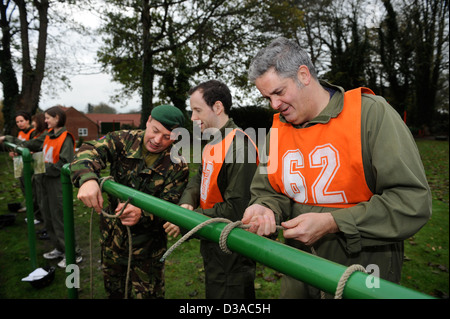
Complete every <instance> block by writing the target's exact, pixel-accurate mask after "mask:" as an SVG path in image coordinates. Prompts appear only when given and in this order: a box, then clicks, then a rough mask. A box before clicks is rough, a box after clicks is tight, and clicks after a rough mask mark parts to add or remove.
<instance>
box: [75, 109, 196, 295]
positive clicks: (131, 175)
mask: <svg viewBox="0 0 450 319" xmlns="http://www.w3.org/2000/svg"><path fill="white" fill-rule="evenodd" d="M183 122H184V115H183V114H182V112H181V111H180V110H179V109H177V108H176V107H174V106H171V105H160V106H158V107H156V108H154V109H153V111H152V113H151V116H150V117H149V119H148V121H147V124H146V130H145V131H143V130H131V131H116V132H111V133H108V134H107V135H106V136H105V137H104V138H103V139H100V140H97V141H88V142H85V143H84V144H83V145H82V146H81V148H80V150H79V151H78V153H77V154H76V155H75V158H74V161H73V162H72V163H71V172H72V176H71V178H72V182H73V184H74V185H75V186H76V187H79V188H80V189H79V192H78V199H80V200H81V201H82V202H83V203H84V204H85V205H86V206H88V207H92V208H93V209H95V210H96V211H97V212H98V213H100V212H101V211H102V208H103V197H102V193H101V190H100V186H99V183H98V182H99V176H100V171H101V170H102V169H104V168H106V165H107V162H109V163H110V172H111V176H112V177H113V178H114V181H115V182H117V183H120V184H123V185H126V186H129V187H132V188H134V189H137V190H139V191H141V192H144V193H147V194H150V195H153V196H156V197H158V198H161V199H163V200H166V201H169V202H172V203H177V202H178V199H179V198H180V196H181V193H182V192H183V190H184V188H185V186H186V184H187V181H188V176H189V170H188V167H187V165H186V163H183V162H182V161H178V162H174V161H175V160H173V161H172V160H171V156H170V150H171V146H172V143H173V142H174V140H175V137H174V136H171V133H172V132H171V131H172V130H173V129H174V128H176V127H179V126H181V125H182V124H183ZM178 158H179V157H178ZM108 199H109V207H108V208H107V209H106V210H105V211H106V212H107V213H108V214H118V213H119V212H120V211H121V210H122V208H123V206H124V205H125V203H118V200H117V198H114V197H112V196H111V195H108ZM164 222H165V221H163V220H162V219H161V218H159V217H158V216H156V215H153V214H152V213H151V212H147V211H143V210H141V209H140V208H138V207H135V206H133V205H131V204H128V205H126V207H125V209H124V210H123V213H122V214H121V215H120V217H119V218H109V217H105V216H103V215H102V214H100V231H101V248H102V267H103V272H104V284H105V290H106V292H107V294H108V296H109V298H123V297H124V296H125V285H126V272H127V265H128V253H129V248H128V247H129V246H128V233H127V229H126V226H128V227H130V230H131V237H132V246H133V249H132V259H131V270H130V283H129V285H128V286H129V289H128V293H127V294H128V296H130V297H135V298H164V263H162V262H160V261H159V260H160V258H161V257H162V255H163V254H164V252H165V251H166V248H167V236H166V234H165V231H164V229H163V224H164ZM131 287H133V289H131Z"/></svg>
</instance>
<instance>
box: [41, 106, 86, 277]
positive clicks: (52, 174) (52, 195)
mask: <svg viewBox="0 0 450 319" xmlns="http://www.w3.org/2000/svg"><path fill="white" fill-rule="evenodd" d="M45 123H47V127H48V133H47V135H45V139H44V144H43V146H42V149H43V152H44V162H45V174H44V176H43V179H42V192H43V194H45V196H44V197H43V201H42V203H43V205H42V207H41V208H42V214H43V217H44V221H45V228H46V230H47V233H48V236H49V238H50V241H51V243H52V245H53V247H54V249H53V250H52V251H49V252H47V253H45V254H44V255H43V256H44V258H45V259H57V258H62V259H61V261H60V262H59V263H58V266H59V267H61V268H65V267H66V258H65V237H64V218H63V217H64V216H63V191H62V183H61V169H62V167H63V166H64V165H65V164H66V163H70V162H71V161H72V159H73V156H74V152H75V138H74V136H73V135H72V133H70V132H69V131H67V129H66V127H65V126H64V125H65V124H66V113H65V112H64V110H62V109H61V108H59V107H57V106H54V107H51V108H49V109H47V110H46V111H45ZM81 261H82V257H81V255H80V252H79V251H78V254H77V256H76V262H77V263H79V262H81Z"/></svg>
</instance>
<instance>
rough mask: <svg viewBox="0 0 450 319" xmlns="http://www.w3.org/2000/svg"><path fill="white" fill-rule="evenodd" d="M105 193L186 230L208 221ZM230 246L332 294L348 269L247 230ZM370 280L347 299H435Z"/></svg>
mask: <svg viewBox="0 0 450 319" xmlns="http://www.w3.org/2000/svg"><path fill="white" fill-rule="evenodd" d="M103 190H104V191H105V192H107V193H109V194H111V195H113V196H115V197H118V198H120V199H122V200H124V201H125V200H127V199H129V198H131V201H130V202H131V204H133V205H135V206H138V207H140V208H142V209H144V210H145V211H148V212H151V213H152V214H155V215H158V216H159V217H161V218H163V219H166V220H168V221H170V222H172V223H174V224H177V225H179V226H180V227H183V228H186V229H192V228H194V227H196V226H197V225H199V224H200V223H202V222H204V221H206V220H207V219H208V217H206V216H204V215H201V214H198V213H196V212H193V211H189V210H187V209H184V208H182V207H180V206H178V205H175V204H172V203H169V202H166V201H164V200H161V199H159V198H156V197H153V196H151V195H148V194H145V193H141V192H139V191H137V190H135V189H132V188H130V187H127V186H124V185H121V184H118V183H116V182H113V181H111V180H106V181H105V182H104V183H103ZM225 226H226V224H225V223H214V224H210V225H206V226H205V227H203V228H202V229H200V230H199V231H198V234H199V235H201V236H203V237H205V238H207V239H209V240H212V241H214V242H219V238H220V233H221V232H222V230H223V228H224V227H225ZM227 245H228V247H229V248H230V249H231V250H233V251H235V252H238V253H240V254H242V255H244V256H247V257H249V258H252V259H253V260H256V261H258V262H260V263H262V264H264V265H266V266H269V267H271V268H273V269H275V270H278V271H280V272H282V273H284V274H286V275H288V276H291V277H293V278H296V279H298V280H300V281H303V282H306V283H308V284H310V285H312V286H315V287H317V288H319V289H321V290H323V291H325V292H328V293H331V294H334V293H335V291H336V287H337V285H338V282H339V280H340V278H341V276H342V274H343V273H344V271H345V270H346V269H347V267H345V266H342V265H340V264H336V263H333V262H330V261H328V260H326V259H323V258H321V257H317V256H314V255H311V254H308V253H306V252H303V251H300V250H298V249H295V248H293V247H290V246H287V245H284V244H282V243H279V242H277V241H273V240H270V239H268V238H265V237H262V236H258V235H256V234H252V233H250V232H248V231H245V230H243V229H233V230H232V231H231V232H230V234H229V236H228V240H227ZM368 278H369V280H370V277H369V275H367V274H365V273H362V272H356V273H354V274H352V275H351V276H350V278H349V279H348V281H347V283H346V285H345V289H344V292H343V298H352V299H428V298H430V299H431V298H432V297H431V296H428V295H426V294H423V293H420V292H416V291H414V290H411V289H408V288H406V287H402V286H400V285H396V284H394V283H391V282H389V281H386V280H383V279H379V287H378V288H369V287H368V286H370V285H367V280H368Z"/></svg>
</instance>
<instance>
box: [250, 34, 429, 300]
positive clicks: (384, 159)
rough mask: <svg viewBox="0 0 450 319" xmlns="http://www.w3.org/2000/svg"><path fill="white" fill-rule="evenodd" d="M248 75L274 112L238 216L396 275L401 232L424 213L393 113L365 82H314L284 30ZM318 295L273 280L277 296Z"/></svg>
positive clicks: (289, 239) (412, 158)
mask: <svg viewBox="0 0 450 319" xmlns="http://www.w3.org/2000/svg"><path fill="white" fill-rule="evenodd" d="M249 78H250V80H251V81H252V82H254V83H255V85H256V87H257V88H258V90H259V91H260V92H261V94H262V95H263V96H264V97H265V98H266V99H267V100H269V101H270V104H271V106H272V108H273V109H275V110H277V111H278V112H279V113H277V114H276V115H275V116H274V119H273V125H272V128H271V131H270V132H269V134H268V137H267V146H268V147H266V149H267V150H268V152H267V155H268V159H269V161H268V164H267V165H263V164H261V165H260V168H261V169H258V170H257V173H256V174H255V178H254V180H253V182H252V186H251V191H252V199H251V201H250V204H251V205H250V206H249V207H248V208H247V209H246V211H245V214H244V217H243V219H242V222H243V223H244V224H249V225H250V226H251V228H250V231H252V232H254V233H257V234H259V235H269V234H271V233H273V232H275V227H276V224H278V223H280V222H281V225H282V226H283V227H284V228H285V230H284V232H283V235H284V237H285V239H286V243H287V244H289V245H291V246H294V247H297V248H299V249H302V250H305V251H308V252H311V251H312V247H313V248H314V249H315V252H316V253H317V254H318V255H319V256H321V257H323V258H326V259H328V260H331V261H334V262H337V263H340V264H343V265H346V266H349V265H352V264H361V265H363V266H364V267H367V266H368V265H370V264H375V265H376V266H377V267H378V268H379V274H380V277H381V278H383V279H386V280H390V281H392V282H396V283H398V282H399V281H400V278H401V268H402V260H403V240H404V239H406V238H408V237H410V236H412V235H414V234H415V233H416V232H417V231H418V230H419V229H420V228H421V227H422V226H423V225H424V224H425V223H426V222H427V220H428V219H429V218H430V216H431V193H430V188H429V186H428V183H427V179H426V176H425V172H424V169H423V165H422V162H421V159H420V155H419V152H418V150H417V147H416V144H415V142H414V139H413V137H412V135H411V133H410V131H409V129H408V127H407V126H406V125H405V124H404V122H403V121H402V119H401V118H400V116H399V114H398V113H397V112H396V111H395V110H394V109H393V108H392V107H391V106H389V104H388V103H387V102H386V101H385V100H384V99H383V98H382V97H379V96H376V95H374V94H373V92H372V91H371V90H370V89H366V88H358V89H354V90H350V91H347V92H345V91H344V89H343V88H341V87H339V86H334V85H331V84H329V83H326V82H324V81H319V80H318V78H317V75H316V72H315V69H314V67H313V65H312V62H311V60H310V59H309V57H308V55H307V53H306V52H305V51H304V50H302V49H301V48H300V47H299V46H298V45H297V44H296V43H294V42H292V41H289V40H288V39H285V38H278V39H276V40H274V41H273V42H272V43H271V44H270V45H269V46H268V47H267V48H265V49H262V50H261V51H260V52H259V53H258V54H257V55H256V57H255V58H254V60H253V62H252V64H251V65H250V69H249ZM319 296H320V292H319V290H318V289H316V288H314V287H310V286H308V285H307V284H305V283H302V282H299V281H297V280H294V279H293V278H289V277H287V276H284V278H283V279H282V283H281V297H282V298H318V297H319ZM330 296H331V295H327V297H330Z"/></svg>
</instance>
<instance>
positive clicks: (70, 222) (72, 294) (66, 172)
mask: <svg viewBox="0 0 450 319" xmlns="http://www.w3.org/2000/svg"><path fill="white" fill-rule="evenodd" d="M69 166H70V164H65V165H64V166H63V168H62V170H61V183H62V191H63V214H64V240H65V250H66V251H65V254H66V265H75V258H76V256H75V227H74V218H73V186H72V181H71V180H70V168H69ZM67 289H68V296H69V299H77V298H78V289H77V288H76V287H74V285H71V286H68V288H67Z"/></svg>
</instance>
